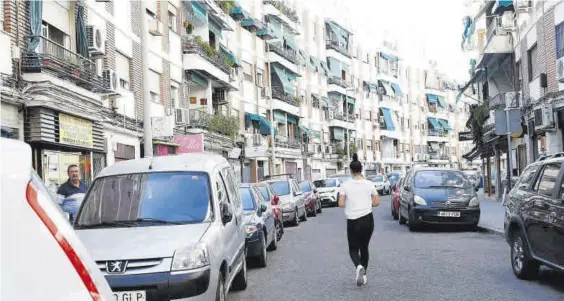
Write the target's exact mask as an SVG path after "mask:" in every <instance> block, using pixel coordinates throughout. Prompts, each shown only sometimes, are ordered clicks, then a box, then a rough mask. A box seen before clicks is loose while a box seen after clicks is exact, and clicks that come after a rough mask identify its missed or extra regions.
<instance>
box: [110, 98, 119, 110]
mask: <svg viewBox="0 0 564 301" xmlns="http://www.w3.org/2000/svg"><path fill="white" fill-rule="evenodd" d="M110 103H111V105H112V109H114V110H117V109H119V108H120V107H121V100H120V99H119V98H114V99H112V100H111V101H110Z"/></svg>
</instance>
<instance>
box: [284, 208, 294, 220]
mask: <svg viewBox="0 0 564 301" xmlns="http://www.w3.org/2000/svg"><path fill="white" fill-rule="evenodd" d="M295 212H296V210H295V209H293V210H290V209H289V210H284V211H282V221H283V222H289V221H293V220H294V217H295V216H296V213H295Z"/></svg>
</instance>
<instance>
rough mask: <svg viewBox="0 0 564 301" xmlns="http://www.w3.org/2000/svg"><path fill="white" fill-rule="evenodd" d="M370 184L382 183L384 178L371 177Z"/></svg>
mask: <svg viewBox="0 0 564 301" xmlns="http://www.w3.org/2000/svg"><path fill="white" fill-rule="evenodd" d="M369 180H370V181H372V182H384V177H382V176H373V177H370V179H369Z"/></svg>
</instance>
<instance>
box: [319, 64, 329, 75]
mask: <svg viewBox="0 0 564 301" xmlns="http://www.w3.org/2000/svg"><path fill="white" fill-rule="evenodd" d="M319 65H320V66H321V68H323V73H324V74H325V76H327V75H328V74H329V67H327V62H326V61H323V60H320V61H319Z"/></svg>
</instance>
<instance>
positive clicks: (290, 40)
mask: <svg viewBox="0 0 564 301" xmlns="http://www.w3.org/2000/svg"><path fill="white" fill-rule="evenodd" d="M284 40H285V41H286V46H288V47H290V48H292V49H294V50H298V46H296V40H294V36H293V35H291V34H286V33H285V34H284Z"/></svg>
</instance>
